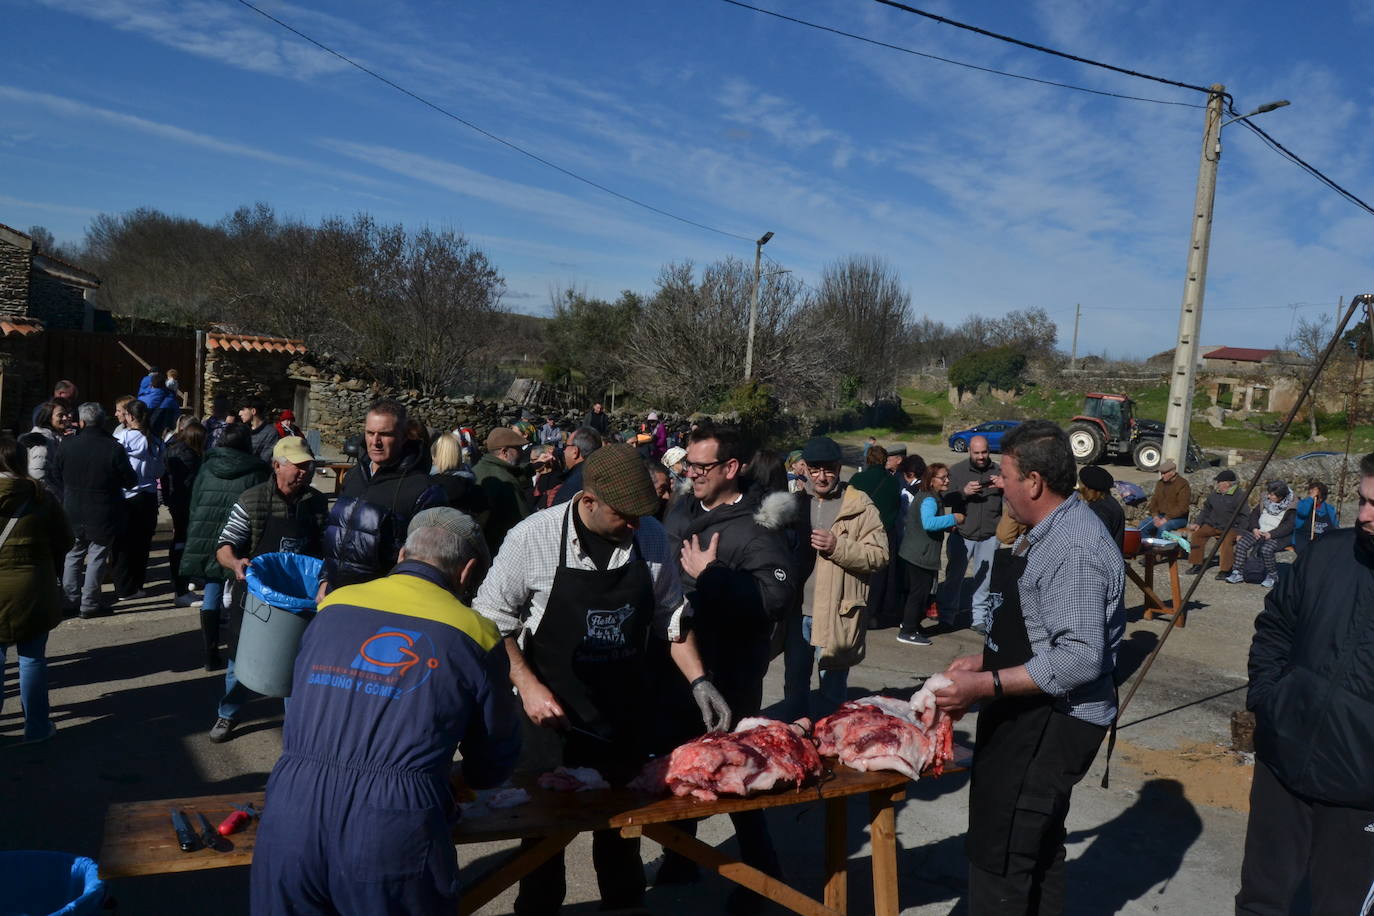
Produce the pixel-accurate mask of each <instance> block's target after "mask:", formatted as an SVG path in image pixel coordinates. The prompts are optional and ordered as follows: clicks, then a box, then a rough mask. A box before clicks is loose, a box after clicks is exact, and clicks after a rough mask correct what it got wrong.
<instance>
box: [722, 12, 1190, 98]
mask: <svg viewBox="0 0 1374 916" xmlns="http://www.w3.org/2000/svg"><path fill="white" fill-rule="evenodd" d="M721 2H723V3H728V4H730V5H731V6H738V7H740V8H741V9H746V10H753V11H754V12H756V13H762V14H763V15H765V16H772V17H774V18H776V19H782V20H785V21H787V22H794V23H796V24H797V25H804V26H806V27H807V28H809V29H817V30H819V31H822V32H830V33H831V34H834V35H842V36H844V37H845V38H852V39H854V40H855V41H862V42H865V43H867V44H871V45H876V46H877V47H880V48H887V49H889V50H892V51H900V52H902V53H903V54H913V55H915V56H916V57H924V58H926V59H927V60H935V61H939V62H940V63H944V64H953V65H954V66H956V67H966V68H967V69H969V70H977V71H979V72H981V73H992V74H995V75H997V76H1006V77H1010V78H1011V79H1018V80H1025V81H1026V82H1029V83H1040V84H1041V85H1044V86H1057V87H1059V88H1060V89H1072V90H1074V91H1075V92H1087V93H1091V94H1092V95H1103V96H1107V97H1108V98H1113V99H1125V100H1127V101H1131V102H1153V103H1154V104H1156V105H1178V106H1180V107H1182V108H1206V107H1207V106H1206V105H1198V104H1196V103H1194V102H1177V101H1171V100H1169V99H1151V98H1146V97H1144V96H1138V95H1126V94H1125V93H1121V92H1108V91H1106V90H1105V89H1089V88H1087V87H1086V86H1075V85H1073V84H1072V83H1061V82H1058V81H1056V80H1047V79H1040V78H1039V77H1035V76H1026V75H1025V74H1024V73H1012V72H1010V71H1008V70H998V69H996V68H994V67H983V66H980V65H978V64H970V63H968V62H967V61H962V60H954V59H953V58H951V57H941V56H940V55H938V54H930V53H928V52H926V51H917V50H915V49H914V48H905V47H902V46H901V45H894V44H890V43H889V42H886V41H879V40H878V39H876V38H868V37H867V36H864V35H856V34H855V33H853V32H846V31H845V30H843V29H837V28H833V27H832V26H828V25H821V24H820V23H817V22H809V21H807V20H805V19H798V18H797V17H796V16H788V15H785V14H783V13H779V12H776V11H774V10H769V9H764V8H763V7H761V6H752V5H750V4H748V3H742V2H740V0H721Z"/></svg>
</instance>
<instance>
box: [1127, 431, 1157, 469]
mask: <svg viewBox="0 0 1374 916" xmlns="http://www.w3.org/2000/svg"><path fill="white" fill-rule="evenodd" d="M1131 460H1132V461H1134V462H1135V466H1136V467H1138V468H1140V469H1141V470H1142V471H1149V472H1154V471H1155V470H1157V469H1158V468H1159V463H1160V462H1161V461H1163V460H1164V446H1163V445H1162V444H1161V443H1160V442H1159V440H1158V439H1141V440H1140V441H1139V442H1137V443H1136V444H1135V448H1133V449H1131Z"/></svg>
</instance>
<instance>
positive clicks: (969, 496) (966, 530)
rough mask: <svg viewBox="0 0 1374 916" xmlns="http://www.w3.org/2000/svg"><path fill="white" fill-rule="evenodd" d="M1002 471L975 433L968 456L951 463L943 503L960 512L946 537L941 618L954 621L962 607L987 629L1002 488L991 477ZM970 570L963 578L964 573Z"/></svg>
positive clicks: (977, 625)
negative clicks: (946, 557) (965, 577)
mask: <svg viewBox="0 0 1374 916" xmlns="http://www.w3.org/2000/svg"><path fill="white" fill-rule="evenodd" d="M999 473H1000V470H999V469H998V467H997V465H996V464H994V463H993V461H992V455H991V452H990V451H989V449H988V440H987V438H986V437H984V436H974V437H973V438H972V439H971V440H969V444H968V460H967V461H960V462H958V463H957V464H952V465H950V466H949V491H948V492H947V493H946V494H945V502H946V504H947V505H948V506H949V507H950V508H951V509H952V510H953V511H955V512H957V513H961V514H962V515H963V516H964V520H963V522H961V523H960V524H959V525H958V526H956V527H955V529H954V531H953V532H951V533H950V536H949V538H948V539H947V540H946V541H945V544H946V553H947V556H948V558H949V559H948V561H947V563H946V566H945V584H944V587H943V588H942V589H941V593H942V594H941V598H940V622H941V623H942V624H944V625H946V626H954V625H957V623H958V617H959V615H960V614H962V613H963V612H964V611H969V612H970V613H971V614H972V618H973V619H972V627H973V629H974V630H975V631H976V632H978V633H979V634H981V635H986V634H987V626H988V607H989V603H990V598H989V594H988V586H989V585H990V584H991V581H992V557H993V554H995V553H996V552H997V544H998V541H997V537H996V534H997V523H998V521H999V520H1001V518H1002V490H1001V489H1000V488H999V487H998V486H997V481H996V480H995V479H994V478H996V477H997V475H998V474H999ZM970 570H971V575H970V577H969V579H968V580H967V581H965V579H964V574H965V573H966V572H969V571H970Z"/></svg>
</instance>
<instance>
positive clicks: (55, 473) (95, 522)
mask: <svg viewBox="0 0 1374 916" xmlns="http://www.w3.org/2000/svg"><path fill="white" fill-rule="evenodd" d="M51 476H52V478H53V483H54V484H55V485H56V486H57V488H58V489H59V490H61V491H62V507H63V508H64V509H66V510H67V520H68V521H69V522H70V523H71V526H72V533H73V534H74V535H75V536H76V537H78V538H84V539H86V540H88V541H93V542H94V543H96V544H111V543H113V542H114V539H115V537H116V535H118V534H119V533H120V532H121V531H123V530H124V513H125V511H126V510H125V507H124V490H125V488H128V487H132V486H134V485H135V484H137V483H138V476H137V475H136V474H134V469H133V465H131V464H129V456H128V455H127V454H126V453H125V451H124V446H122V445H120V444H119V442H117V441H116V440H115V438H114V437H113V436H111V435H110V434H109V433H107V432H105V431H104V430H103V429H98V428H96V427H94V426H84V427H82V428H81V430H80V431H79V432H78V433H77V434H76V435H75V436H71V437H70V438H68V439H67V441H66V442H63V443H62V447H61V448H59V449H58V450H57V459H56V461H54V462H53V463H52V475H51Z"/></svg>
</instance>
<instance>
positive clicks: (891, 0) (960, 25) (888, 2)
mask: <svg viewBox="0 0 1374 916" xmlns="http://www.w3.org/2000/svg"><path fill="white" fill-rule="evenodd" d="M875 2H877V3H881V4H882V5H883V6H890V7H892V8H894V9H899V10H904V11H905V12H908V13H912V14H914V15H916V16H924V17H925V18H927V19H933V20H935V21H936V22H939V23H943V24H944V25H951V26H954V27H955V28H956V29H964V30H965V31H968V32H974V33H976V34H978V35H983V36H985V37H987V38H995V39H997V40H998V41H1005V42H1007V43H1008V44H1013V45H1019V46H1020V47H1023V48H1029V49H1030V50H1032V51H1039V52H1041V53H1042V54H1050V55H1052V56H1054V57H1062V58H1064V59H1065V60H1071V61H1075V62H1077V63H1080V64H1087V65H1089V66H1091V67H1101V68H1102V69H1103V70H1111V71H1112V72H1113V73H1121V74H1124V75H1126V76H1134V77H1137V78H1139V79H1145V80H1153V81H1155V82H1156V83H1163V84H1165V85H1166V86H1177V87H1178V88H1179V89H1191V90H1193V91H1194V92H1201V93H1205V94H1207V95H1211V93H1212V90H1211V89H1209V88H1207V87H1206V86H1195V85H1193V84H1192V83H1182V82H1179V81H1178V80H1171V79H1168V78H1167V77H1163V76H1153V75H1151V74H1149V73H1141V72H1140V71H1139V70H1128V69H1126V68H1125V67H1118V66H1116V65H1115V64H1107V63H1103V62H1102V61H1100V60H1093V59H1091V58H1088V57H1079V56H1078V55H1077V54H1070V53H1068V52H1067V51H1056V50H1055V49H1054V48H1047V47H1045V46H1044V45H1038V44H1034V43H1033V42H1029V41H1023V40H1022V39H1020V38H1013V37H1011V36H1010V35H1002V34H1000V33H998V32H990V31H988V30H987V29H982V28H979V27H978V26H976V25H969V24H968V23H966V22H959V21H957V20H954V19H947V18H945V17H944V16H937V15H936V14H935V13H928V12H926V11H925V10H918V9H917V8H916V7H914V6H907V5H906V4H905V3H898V2H897V0H875ZM1226 97H1227V98H1229V97H1230V96H1229V95H1227V96H1226Z"/></svg>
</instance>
